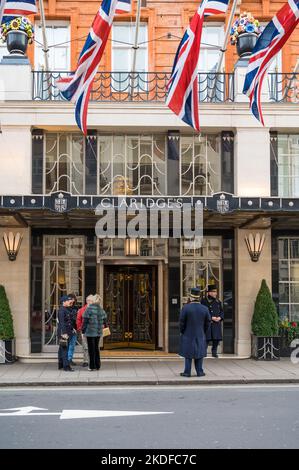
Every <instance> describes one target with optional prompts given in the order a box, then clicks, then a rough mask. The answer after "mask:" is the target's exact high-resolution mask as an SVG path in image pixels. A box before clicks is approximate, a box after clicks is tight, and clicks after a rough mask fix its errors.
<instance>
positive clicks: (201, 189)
mask: <svg viewBox="0 0 299 470" xmlns="http://www.w3.org/2000/svg"><path fill="white" fill-rule="evenodd" d="M180 159H181V163H180V164H181V185H180V186H181V188H180V194H181V196H199V195H205V196H207V195H210V194H213V193H216V192H218V191H220V190H221V136H220V135H218V134H209V135H200V136H188V137H184V136H182V137H181V141H180Z"/></svg>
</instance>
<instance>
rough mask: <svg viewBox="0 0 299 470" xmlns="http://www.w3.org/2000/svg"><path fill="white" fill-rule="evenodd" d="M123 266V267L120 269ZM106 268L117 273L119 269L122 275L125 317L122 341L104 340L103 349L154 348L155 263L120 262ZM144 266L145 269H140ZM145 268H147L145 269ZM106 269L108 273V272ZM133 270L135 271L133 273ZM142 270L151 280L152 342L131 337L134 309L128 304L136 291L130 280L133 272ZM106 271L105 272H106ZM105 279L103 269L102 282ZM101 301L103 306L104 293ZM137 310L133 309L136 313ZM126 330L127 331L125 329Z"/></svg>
mask: <svg viewBox="0 0 299 470" xmlns="http://www.w3.org/2000/svg"><path fill="white" fill-rule="evenodd" d="M122 266H123V269H122ZM106 268H108V269H109V268H110V270H109V271H110V272H115V273H117V272H118V271H119V274H120V275H122V276H123V278H122V279H121V282H122V284H121V289H124V290H123V291H122V292H123V294H122V295H123V301H124V305H125V307H124V311H125V312H124V313H125V317H123V320H124V323H123V327H124V330H123V335H124V341H115V342H110V341H109V338H108V341H104V347H105V349H119V348H121V349H123V348H130V349H131V348H138V349H147V350H155V349H156V344H157V337H158V334H157V314H158V302H157V297H158V295H157V290H158V289H157V287H158V286H157V278H158V269H157V266H156V265H155V264H149V263H147V264H146V265H143V266H141V265H132V264H130V265H128V264H121V265H115V264H110V265H107V266H106ZM130 268H131V269H132V268H133V269H132V274H130ZM138 268H139V269H138ZM142 268H145V269H142ZM146 268H147V269H146ZM109 271H108V273H109ZM134 271H136V272H135V273H134ZM142 271H143V272H144V273H147V274H149V275H150V278H151V282H152V283H153V284H152V296H151V301H152V305H153V307H152V310H151V313H149V314H150V315H151V316H150V318H151V323H152V326H151V337H152V338H151V340H152V342H146V340H144V341H142V340H137V339H136V340H133V341H131V340H132V338H133V335H134V333H133V330H134V317H133V316H132V313H133V312H134V311H135V310H133V311H132V310H131V308H130V306H131V305H132V304H133V302H134V300H135V299H134V293H135V292H136V291H135V290H134V285H133V284H132V281H133V280H134V274H136V275H137V276H138V275H141V274H142ZM108 273H107V274H108ZM105 280H106V273H105V269H104V282H103V283H105ZM103 303H104V307H105V293H104V297H103ZM136 312H137V311H135V313H136ZM126 330H127V331H126Z"/></svg>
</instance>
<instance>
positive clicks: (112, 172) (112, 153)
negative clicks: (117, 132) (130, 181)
mask: <svg viewBox="0 0 299 470" xmlns="http://www.w3.org/2000/svg"><path fill="white" fill-rule="evenodd" d="M110 162H111V189H110V193H111V195H112V194H113V196H114V134H112V135H111V150H110Z"/></svg>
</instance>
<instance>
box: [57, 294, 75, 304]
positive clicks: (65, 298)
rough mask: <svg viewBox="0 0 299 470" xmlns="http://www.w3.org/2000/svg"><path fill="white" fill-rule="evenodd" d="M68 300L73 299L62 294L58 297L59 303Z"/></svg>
mask: <svg viewBox="0 0 299 470" xmlns="http://www.w3.org/2000/svg"><path fill="white" fill-rule="evenodd" d="M68 300H73V297H71V296H70V295H63V296H62V297H60V303H61V304H63V302H67V301H68Z"/></svg>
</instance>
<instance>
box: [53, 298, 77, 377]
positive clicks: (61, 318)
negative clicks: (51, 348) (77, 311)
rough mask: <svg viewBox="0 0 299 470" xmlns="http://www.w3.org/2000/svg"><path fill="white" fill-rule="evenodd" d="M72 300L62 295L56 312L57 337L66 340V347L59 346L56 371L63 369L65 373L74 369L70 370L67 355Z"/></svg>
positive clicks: (71, 326) (71, 328)
mask: <svg viewBox="0 0 299 470" xmlns="http://www.w3.org/2000/svg"><path fill="white" fill-rule="evenodd" d="M72 302H73V298H72V297H71V296H68V295H64V296H62V297H61V299H60V307H59V310H58V328H57V337H58V341H59V339H60V338H61V337H62V338H65V339H67V340H68V343H67V345H66V346H62V345H59V349H58V369H63V370H65V371H66V372H72V371H73V370H74V369H72V368H71V366H70V364H69V361H68V358H67V354H68V345H69V341H70V339H71V338H72V335H73V321H72V309H71V304H72Z"/></svg>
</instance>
